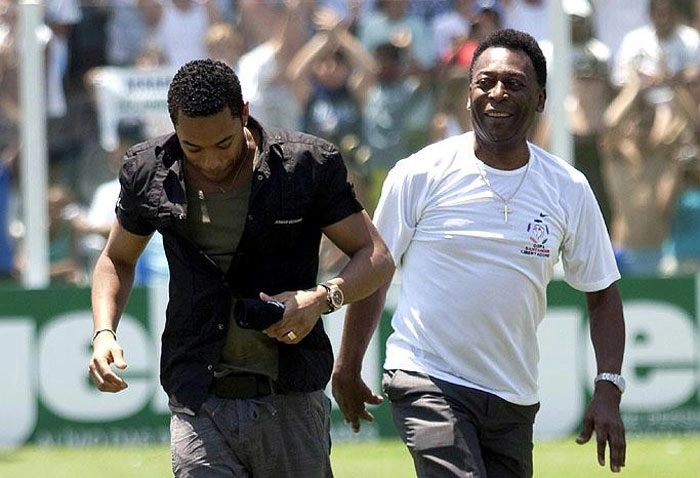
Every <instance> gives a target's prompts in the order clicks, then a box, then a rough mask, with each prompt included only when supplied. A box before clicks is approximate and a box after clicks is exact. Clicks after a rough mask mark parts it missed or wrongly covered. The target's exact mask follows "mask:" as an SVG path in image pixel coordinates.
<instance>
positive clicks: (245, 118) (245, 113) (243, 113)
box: [241, 101, 250, 126]
mask: <svg viewBox="0 0 700 478" xmlns="http://www.w3.org/2000/svg"><path fill="white" fill-rule="evenodd" d="M248 116H250V103H248V102H247V101H246V102H245V103H243V108H242V109H241V121H242V122H243V126H248Z"/></svg>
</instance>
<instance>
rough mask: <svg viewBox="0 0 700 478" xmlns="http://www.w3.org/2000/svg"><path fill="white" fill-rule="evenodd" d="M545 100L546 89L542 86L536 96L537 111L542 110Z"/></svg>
mask: <svg viewBox="0 0 700 478" xmlns="http://www.w3.org/2000/svg"><path fill="white" fill-rule="evenodd" d="M546 102H547V90H545V89H544V88H542V91H540V94H539V95H538V98H537V112H538V113H542V112H543V111H544V105H545V103H546Z"/></svg>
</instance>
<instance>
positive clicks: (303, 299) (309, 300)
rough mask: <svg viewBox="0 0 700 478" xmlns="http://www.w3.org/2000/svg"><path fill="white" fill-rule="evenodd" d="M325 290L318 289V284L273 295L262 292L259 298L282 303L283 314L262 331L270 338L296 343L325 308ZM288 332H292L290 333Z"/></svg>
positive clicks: (308, 330) (307, 332)
mask: <svg viewBox="0 0 700 478" xmlns="http://www.w3.org/2000/svg"><path fill="white" fill-rule="evenodd" d="M325 297H326V292H325V289H323V292H321V291H319V286H317V287H315V288H313V289H309V290H297V291H295V292H282V293H280V294H276V295H273V296H270V295H267V294H265V293H264V292H261V293H260V299H261V300H264V301H266V302H267V301H270V300H276V301H278V302H282V303H283V304H284V316H283V317H282V320H280V321H279V322H277V323H275V324H272V325H271V326H269V327H268V328H266V329H265V330H263V332H264V333H265V335H267V336H268V337H270V338H273V339H276V340H279V341H280V342H284V343H287V344H297V343H299V341H300V340H301V339H303V338H304V337H306V336H307V335H308V334H309V332H311V330H312V329H313V328H314V326H315V325H316V322H318V319H319V317H320V316H321V313H322V312H324V311H325V310H326V305H325ZM290 332H293V334H291V335H290Z"/></svg>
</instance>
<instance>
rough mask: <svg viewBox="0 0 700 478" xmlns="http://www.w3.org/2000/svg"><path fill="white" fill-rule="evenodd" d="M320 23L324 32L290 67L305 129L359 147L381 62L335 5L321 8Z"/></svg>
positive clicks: (350, 160)
mask: <svg viewBox="0 0 700 478" xmlns="http://www.w3.org/2000/svg"><path fill="white" fill-rule="evenodd" d="M316 24H317V28H318V33H316V35H314V36H313V37H312V38H311V39H310V40H309V41H308V42H307V43H306V45H304V47H303V48H302V49H301V50H299V52H298V53H297V54H296V55H295V56H294V58H293V59H292V62H291V64H290V65H289V69H288V76H289V80H290V82H292V83H293V84H294V91H295V94H296V97H297V99H298V101H299V103H300V105H301V109H302V110H303V112H304V113H303V130H304V131H306V132H307V133H311V134H314V135H317V136H320V137H322V138H324V139H326V140H328V141H331V142H332V143H334V144H337V145H339V146H340V147H341V150H342V149H343V146H344V144H351V145H353V147H357V143H358V141H359V138H358V134H359V133H360V131H361V130H362V110H363V108H364V106H365V104H366V102H367V93H368V89H369V87H370V86H371V85H372V84H373V82H374V80H375V75H376V73H377V71H378V65H377V62H376V61H375V59H374V57H373V55H372V54H371V53H369V52H368V51H367V50H366V49H365V48H364V46H363V45H362V44H361V43H360V42H359V41H358V40H357V38H356V37H355V36H354V35H352V34H351V33H350V32H349V31H348V30H347V27H346V25H345V24H344V23H342V22H341V19H340V17H338V16H337V15H336V14H335V12H333V11H332V10H330V9H320V10H319V11H318V13H317V15H316ZM353 138H354V139H353ZM346 152H348V153H352V152H351V151H346ZM353 159H354V157H353V156H346V157H345V160H346V163H347V166H348V168H349V169H350V170H351V172H354V173H355V174H357V173H359V172H360V169H361V165H360V164H356V163H355V161H353ZM356 192H357V191H356Z"/></svg>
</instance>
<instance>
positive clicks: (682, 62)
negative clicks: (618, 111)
mask: <svg viewBox="0 0 700 478" xmlns="http://www.w3.org/2000/svg"><path fill="white" fill-rule="evenodd" d="M698 66H700V33H698V31H697V30H695V29H694V28H691V27H689V26H686V25H677V26H676V28H675V29H674V31H673V33H671V35H669V37H668V38H664V39H661V38H659V37H657V36H656V30H655V29H654V27H652V26H650V25H647V26H643V27H641V28H638V29H636V30H633V31H631V32H629V33H628V34H627V35H625V38H624V39H623V40H622V44H621V45H620V49H619V50H618V51H617V55H616V56H615V65H614V68H613V71H612V81H613V83H614V84H615V85H617V86H623V85H625V84H626V83H627V82H629V81H630V79H631V77H632V75H633V74H635V73H642V74H644V75H647V76H658V75H661V74H662V73H663V72H664V71H665V72H666V73H668V74H671V75H674V74H676V73H678V72H680V71H682V70H684V69H686V68H691V67H698Z"/></svg>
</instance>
